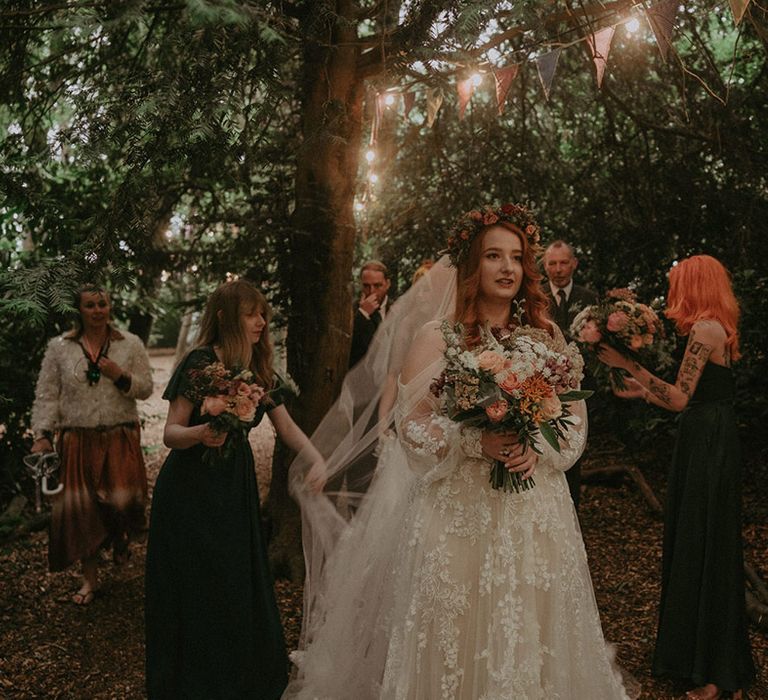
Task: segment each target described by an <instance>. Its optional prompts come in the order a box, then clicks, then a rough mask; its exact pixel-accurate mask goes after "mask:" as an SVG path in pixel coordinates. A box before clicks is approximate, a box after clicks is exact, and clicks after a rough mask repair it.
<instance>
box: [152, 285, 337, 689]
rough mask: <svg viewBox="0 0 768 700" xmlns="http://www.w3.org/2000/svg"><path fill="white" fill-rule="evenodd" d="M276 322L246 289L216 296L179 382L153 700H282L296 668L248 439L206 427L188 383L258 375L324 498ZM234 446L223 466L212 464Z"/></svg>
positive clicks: (157, 579)
mask: <svg viewBox="0 0 768 700" xmlns="http://www.w3.org/2000/svg"><path fill="white" fill-rule="evenodd" d="M268 319H269V310H268V306H267V303H266V300H265V299H264V296H263V295H262V294H261V292H260V291H259V290H258V289H257V288H256V287H254V286H253V285H252V284H251V283H249V282H247V281H245V280H236V281H233V282H228V283H226V284H224V285H222V286H221V287H219V288H218V289H217V290H216V291H215V292H214V293H213V295H211V297H210V299H209V301H208V304H207V307H206V309H205V313H204V316H203V320H202V324H201V330H200V338H199V342H198V345H197V347H196V348H195V349H194V350H192V351H191V352H190V353H189V354H188V355H187V357H186V358H185V359H184V361H183V362H182V363H181V364H180V365H179V367H178V368H177V369H176V371H175V372H174V375H173V377H172V378H171V380H170V382H169V384H168V388H167V389H166V392H165V394H164V398H165V399H167V400H169V401H170V402H171V403H170V407H169V411H168V418H167V421H166V424H165V433H164V441H165V444H166V445H167V446H168V447H170V448H172V449H171V452H170V454H169V456H168V458H167V460H166V461H165V464H164V465H163V467H162V469H161V471H160V474H159V476H158V478H157V483H156V485H155V489H154V493H153V503H152V516H151V522H150V530H149V542H148V547H147V571H146V637H147V650H146V654H147V657H146V666H147V694H148V696H149V698H150V699H151V700H155V699H160V698H163V699H165V698H168V699H169V700H170V699H171V698H173V700H180V699H182V698H184V699H187V698H200V700H203V699H205V700H217V699H222V700H223V699H225V698H227V699H228V698H232V699H233V700H234V699H235V698H237V699H238V700H239V699H241V698H253V700H273V699H274V700H276V699H277V698H279V697H280V695H281V694H282V692H283V690H284V688H285V685H286V683H287V675H288V661H287V655H286V651H285V643H284V640H283V631H282V627H281V624H280V617H279V614H278V609H277V604H276V601H275V595H274V590H273V582H272V576H271V574H270V571H269V563H268V559H267V550H266V543H265V541H264V535H263V533H262V531H261V525H260V522H261V521H260V516H259V496H258V490H257V486H256V478H255V473H254V464H253V455H252V452H251V449H250V446H249V443H248V441H247V439H246V435H245V433H235V432H233V433H231V434H229V433H221V432H216V431H214V430H213V429H212V428H211V426H210V425H209V421H210V415H201V402H200V399H199V397H197V396H196V392H195V391H193V385H192V381H191V375H190V372H191V371H192V370H195V369H201V368H203V367H205V366H208V365H211V364H213V363H215V362H222V363H223V364H224V365H225V367H227V368H228V369H235V368H238V369H239V368H250V370H251V371H252V372H253V374H254V377H255V381H256V383H258V384H259V385H260V386H262V387H264V388H265V389H267V390H270V391H269V394H268V397H267V398H266V399H262V400H261V402H260V403H259V406H258V409H257V411H256V414H255V416H254V417H253V419H252V421H251V424H250V427H253V426H255V425H256V424H257V423H258V422H259V421H260V420H261V419H262V418H263V416H264V414H265V413H266V414H267V415H268V416H269V418H270V420H271V421H272V423H273V424H274V426H275V429H276V431H277V434H278V436H279V437H280V439H282V440H283V442H285V443H286V444H287V445H288V447H290V448H291V449H293V450H296V451H297V452H298V451H301V450H303V451H304V454H305V455H306V456H307V457H308V459H309V462H310V463H312V464H313V468H312V470H311V471H310V473H309V474H308V476H307V482H308V486H309V487H311V488H314V489H316V490H319V489H320V488H322V482H323V475H324V464H323V460H322V458H321V456H320V454H319V453H318V452H317V450H315V448H314V447H313V446H312V444H311V443H310V442H309V439H308V438H307V437H306V435H305V434H304V433H303V432H302V431H301V429H300V428H299V427H298V426H297V425H296V424H295V423H294V421H293V420H292V419H291V417H290V415H289V414H288V412H287V411H286V409H285V406H283V405H282V400H281V398H280V391H279V388H278V389H276V388H275V386H276V380H275V375H274V372H273V370H272V346H271V343H270V339H269V333H268V328H267V324H268ZM226 441H229V442H228V444H227V445H226V448H225V450H223V451H222V452H221V453H220V454H221V455H223V457H221V458H219V459H217V460H206V459H204V458H203V457H204V455H205V453H206V452H207V451H208V450H209V449H211V448H213V449H216V448H221V447H222V446H224V445H225V442H226Z"/></svg>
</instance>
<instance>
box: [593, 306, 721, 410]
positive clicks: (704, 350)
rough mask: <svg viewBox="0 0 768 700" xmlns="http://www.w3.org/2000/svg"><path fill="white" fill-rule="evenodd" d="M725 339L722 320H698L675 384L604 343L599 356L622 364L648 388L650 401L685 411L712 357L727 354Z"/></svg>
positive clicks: (609, 362) (613, 363) (616, 364)
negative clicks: (720, 322) (660, 377)
mask: <svg viewBox="0 0 768 700" xmlns="http://www.w3.org/2000/svg"><path fill="white" fill-rule="evenodd" d="M725 341H726V335H725V330H724V329H723V327H722V326H721V325H720V324H719V323H717V322H716V321H697V322H696V323H695V324H694V325H693V328H691V333H690V335H689V336H688V345H687V347H686V348H685V356H684V357H683V361H682V363H681V364H680V369H679V370H678V372H677V380H676V381H675V383H674V384H669V383H668V382H665V381H662V380H661V379H659V378H658V377H657V376H655V375H654V374H651V372H649V371H648V370H647V369H645V367H643V366H642V365H640V364H639V363H638V362H635V361H634V360H631V359H629V358H627V357H625V356H624V355H622V354H621V353H619V352H617V351H616V350H613V348H609V347H608V346H605V345H603V346H601V349H600V359H601V360H602V361H603V362H605V363H606V364H607V365H610V366H611V367H619V368H621V369H624V370H626V371H627V372H629V373H630V374H631V375H632V376H633V377H634V379H635V380H636V381H637V383H638V384H639V385H640V386H641V387H643V389H645V390H646V392H647V393H646V395H645V397H646V399H647V400H648V401H649V402H650V403H653V404H656V405H657V406H661V407H662V408H666V409H667V410H670V411H682V410H683V409H684V408H685V407H686V406H687V405H688V401H689V400H690V398H691V396H693V392H694V391H695V390H696V385H697V384H698V383H699V379H700V377H701V373H702V372H703V371H704V366H705V365H706V364H707V361H708V360H709V358H710V356H712V355H713V354H714V355H716V356H722V355H724V354H725Z"/></svg>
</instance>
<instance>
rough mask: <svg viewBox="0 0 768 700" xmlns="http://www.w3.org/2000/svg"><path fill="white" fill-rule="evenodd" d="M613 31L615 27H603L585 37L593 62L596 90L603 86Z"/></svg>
mask: <svg viewBox="0 0 768 700" xmlns="http://www.w3.org/2000/svg"><path fill="white" fill-rule="evenodd" d="M615 31H616V28H615V27H605V28H604V29H601V30H600V31H599V32H595V33H594V34H592V35H590V36H588V37H587V44H588V45H589V50H590V53H591V54H592V60H593V61H594V62H595V73H596V75H597V87H598V88H599V87H600V86H601V85H602V84H603V75H605V67H606V65H608V54H609V53H610V51H611V41H613V33H614V32H615Z"/></svg>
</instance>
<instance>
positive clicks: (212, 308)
mask: <svg viewBox="0 0 768 700" xmlns="http://www.w3.org/2000/svg"><path fill="white" fill-rule="evenodd" d="M256 310H258V311H261V313H262V315H263V316H264V321H265V322H266V325H265V326H264V330H263V331H262V333H261V337H260V338H259V342H258V343H255V344H253V343H251V342H250V341H249V340H248V335H247V333H246V331H245V326H244V325H243V314H246V313H249V312H252V311H256ZM271 317H272V313H271V310H270V308H269V304H268V303H267V300H266V298H265V297H264V295H263V294H262V293H261V291H260V290H259V289H258V288H257V287H256V286H255V285H254V284H253V283H251V282H249V281H248V280H243V279H240V280H234V281H232V282H225V283H224V284H222V285H221V286H220V287H219V288H218V289H217V290H216V291H215V292H214V293H213V294H211V296H210V298H209V299H208V303H207V304H206V305H205V311H204V312H203V319H202V321H201V322H200V333H199V334H198V338H197V347H201V346H204V345H210V346H213V345H216V346H218V347H219V349H220V351H221V359H222V362H223V363H224V365H225V366H226V367H228V368H229V369H235V368H239V369H245V368H248V369H250V370H251V371H252V372H253V373H254V375H255V376H256V379H257V381H258V383H259V384H261V385H262V386H264V387H265V388H267V389H271V388H272V384H273V382H274V370H273V369H272V354H273V351H272V341H271V339H270V337H269V321H270V319H271Z"/></svg>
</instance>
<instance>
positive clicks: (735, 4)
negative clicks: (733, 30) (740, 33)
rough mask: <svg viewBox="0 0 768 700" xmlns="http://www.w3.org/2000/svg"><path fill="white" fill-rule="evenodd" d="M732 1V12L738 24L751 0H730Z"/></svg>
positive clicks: (737, 24)
mask: <svg viewBox="0 0 768 700" xmlns="http://www.w3.org/2000/svg"><path fill="white" fill-rule="evenodd" d="M729 1H730V3H731V12H733V21H734V22H736V26H737V27H738V26H739V23H740V22H741V20H742V19H744V13H745V12H746V11H747V7H748V6H749V0H729Z"/></svg>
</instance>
